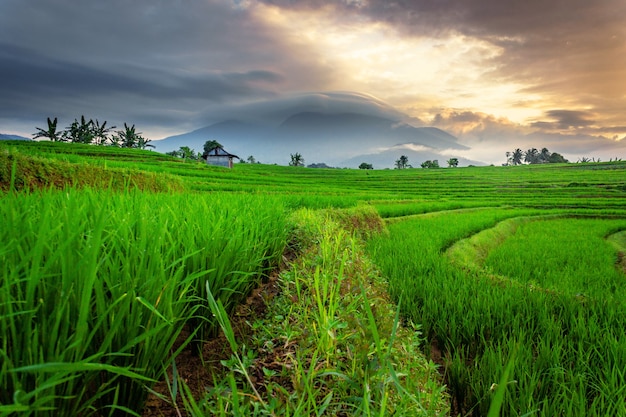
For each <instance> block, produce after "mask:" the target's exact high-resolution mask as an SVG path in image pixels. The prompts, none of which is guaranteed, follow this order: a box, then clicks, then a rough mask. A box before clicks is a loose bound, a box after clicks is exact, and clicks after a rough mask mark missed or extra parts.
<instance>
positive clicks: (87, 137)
mask: <svg viewBox="0 0 626 417" xmlns="http://www.w3.org/2000/svg"><path fill="white" fill-rule="evenodd" d="M63 135H64V137H65V138H66V139H67V140H68V141H70V142H73V143H92V142H93V140H94V137H95V133H94V129H93V120H89V121H87V119H85V116H80V121H78V119H74V121H73V122H72V124H71V125H69V126H68V127H67V128H66V129H65V131H64V132H63Z"/></svg>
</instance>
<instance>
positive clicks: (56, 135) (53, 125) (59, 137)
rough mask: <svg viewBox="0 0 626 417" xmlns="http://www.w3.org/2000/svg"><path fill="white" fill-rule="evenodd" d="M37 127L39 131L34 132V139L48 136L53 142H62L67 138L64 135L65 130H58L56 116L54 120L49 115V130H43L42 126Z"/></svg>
mask: <svg viewBox="0 0 626 417" xmlns="http://www.w3.org/2000/svg"><path fill="white" fill-rule="evenodd" d="M35 129H37V130H38V132H37V133H33V139H37V138H48V139H50V140H51V141H53V142H62V141H64V140H65V138H64V137H63V132H58V131H57V118H56V117H55V118H54V120H50V118H49V117H48V130H43V129H42V128H40V127H36V128H35Z"/></svg>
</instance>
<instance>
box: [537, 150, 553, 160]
mask: <svg viewBox="0 0 626 417" xmlns="http://www.w3.org/2000/svg"><path fill="white" fill-rule="evenodd" d="M551 155H552V153H551V152H550V151H549V150H548V148H541V151H540V152H539V163H540V164H547V163H548V162H550V156H551Z"/></svg>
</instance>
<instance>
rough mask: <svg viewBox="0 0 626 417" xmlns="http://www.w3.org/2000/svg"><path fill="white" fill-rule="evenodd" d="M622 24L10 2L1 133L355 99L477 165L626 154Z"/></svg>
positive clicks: (439, 8) (474, 7)
mask: <svg viewBox="0 0 626 417" xmlns="http://www.w3.org/2000/svg"><path fill="white" fill-rule="evenodd" d="M624 21H626V2H624V1H622V0H598V1H594V2H589V1H582V0H569V1H567V2H564V1H550V2H546V1H539V0H525V1H521V0H513V1H508V2H502V1H500V0H445V1H440V0H418V1H401V0H396V1H389V0H333V1H330V0H328V1H323V0H306V1H305V0H302V1H298V0H266V1H262V0H259V1H253V0H238V1H227V0H190V1H186V2H183V1H180V0H175V1H171V0H167V1H166V0H156V1H155V0H135V1H133V2H128V1H123V0H110V1H107V2H97V1H94V0H85V1H81V2H76V1H73V0H50V1H46V2H41V1H36V0H5V1H3V2H1V3H0V91H2V94H1V95H0V132H2V133H20V134H25V135H29V134H30V133H32V132H33V131H34V127H35V126H40V125H42V124H43V123H44V121H45V118H46V117H48V116H53V117H54V116H58V117H59V119H60V120H61V123H67V124H69V123H70V122H71V120H73V119H74V118H75V117H80V115H81V114H85V115H86V116H88V117H94V118H99V119H100V120H110V122H112V123H115V124H121V123H123V122H129V123H135V124H136V125H137V126H138V128H139V129H140V130H142V131H143V132H144V133H146V134H147V135H149V136H150V137H152V138H154V139H156V138H159V137H164V136H168V135H170V134H174V133H182V132H185V131H189V130H193V129H195V128H199V127H202V126H205V125H207V124H210V123H212V122H215V121H219V119H220V118H221V117H222V116H223V115H224V114H225V113H227V110H228V111H230V110H231V109H233V108H238V109H242V110H243V111H245V109H246V106H252V107H251V108H254V109H256V107H259V106H260V107H263V104H259V103H267V108H266V109H265V110H266V111H265V115H266V116H265V117H269V118H271V117H272V111H273V110H272V109H273V107H272V106H288V105H289V103H290V100H292V101H293V98H294V97H298V96H299V95H301V94H303V93H305V92H307V93H308V92H316V91H317V92H328V91H353V92H359V93H360V94H361V93H362V94H364V95H365V96H367V97H369V98H370V99H371V102H372V103H377V105H378V106H380V109H385V110H384V111H386V112H389V113H394V112H395V114H396V116H397V115H398V114H403V115H406V116H402V117H403V118H407V117H408V118H409V119H410V120H411V122H412V123H413V124H414V125H419V126H425V125H433V126H437V127H440V128H443V129H446V130H448V131H449V132H450V133H452V134H455V135H457V136H458V137H459V139H460V140H461V141H462V142H463V143H465V144H466V145H468V146H469V147H471V148H472V149H471V150H468V155H467V157H468V158H472V159H477V155H483V156H484V157H486V156H487V155H489V154H490V153H492V152H495V151H494V149H496V148H498V152H500V153H502V152H501V149H499V148H500V147H502V148H504V147H505V146H506V147H511V146H514V147H518V146H519V147H522V148H524V147H529V146H535V145H534V144H535V143H539V142H542V141H543V142H545V143H550V144H551V146H552V147H550V149H551V150H554V151H559V152H561V153H564V154H567V153H568V152H570V153H571V154H572V155H578V154H581V153H587V152H588V153H589V154H588V156H596V155H595V154H594V153H596V152H597V153H598V156H600V153H601V154H602V156H603V157H604V158H606V156H605V154H608V153H615V154H616V155H614V156H626V155H623V154H622V155H617V153H619V152H623V150H624V146H623V143H626V141H621V142H620V141H619V139H622V138H624V137H625V136H626V112H625V111H624V109H626V26H625V25H623V22H624ZM311 97H315V95H312V96H311ZM323 97H324V94H320V95H319V97H318V101H319V103H318V105H319V106H323V105H329V104H328V103H331V102H332V106H335V107H334V109H335V110H336V109H339V110H340V107H341V106H342V105H345V106H346V109H350V108H351V107H350V106H353V105H354V103H351V102H350V101H349V100H348V101H345V100H344V101H343V102H342V100H341V99H340V98H339V97H333V100H327V99H326V100H325V99H324V98H323ZM311 100H313V98H312V99H311ZM269 103H272V104H271V105H270V104H269ZM324 103H326V104H324ZM313 104H315V103H313ZM380 109H379V110H380ZM251 113H254V114H257V115H260V114H262V113H261V112H256V111H255V112H251ZM553 148H554V149H553ZM499 159H502V156H500V157H499ZM485 161H486V162H495V155H494V156H493V157H491V156H490V157H489V159H485Z"/></svg>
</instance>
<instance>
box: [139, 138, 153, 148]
mask: <svg viewBox="0 0 626 417" xmlns="http://www.w3.org/2000/svg"><path fill="white" fill-rule="evenodd" d="M150 142H152V140H150V139H146V138H144V137H143V136H141V135H138V136H137V148H139V149H146V148H154V145H151V144H150Z"/></svg>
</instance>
